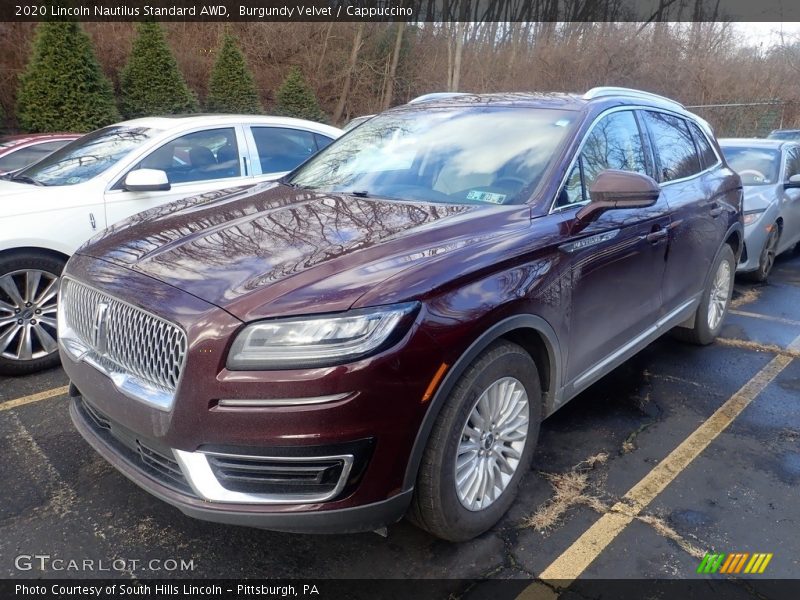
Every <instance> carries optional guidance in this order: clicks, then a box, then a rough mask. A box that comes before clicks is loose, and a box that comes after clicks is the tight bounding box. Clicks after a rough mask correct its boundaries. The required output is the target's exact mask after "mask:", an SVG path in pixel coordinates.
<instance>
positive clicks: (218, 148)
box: [0, 115, 342, 374]
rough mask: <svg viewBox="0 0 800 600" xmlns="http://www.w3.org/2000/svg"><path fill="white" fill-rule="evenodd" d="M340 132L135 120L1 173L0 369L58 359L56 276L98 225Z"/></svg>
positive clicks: (295, 123) (225, 119)
mask: <svg viewBox="0 0 800 600" xmlns="http://www.w3.org/2000/svg"><path fill="white" fill-rule="evenodd" d="M341 133H342V132H341V130H339V129H336V128H334V127H329V126H327V125H322V124H320V123H313V122H310V121H303V120H298V119H290V118H283V117H258V116H252V115H251V116H236V115H207V116H188V117H153V118H144V119H136V120H133V121H126V122H124V123H119V124H117V125H112V126H110V127H104V128H103V129H99V130H97V131H95V132H93V133H90V134H88V135H86V136H84V137H82V138H80V139H78V140H76V141H74V142H72V143H70V144H68V145H67V146H64V147H63V148H61V149H60V150H57V151H56V152H55V153H53V154H51V155H50V156H48V157H47V158H45V159H43V160H41V161H39V162H37V163H36V164H34V165H31V166H29V167H27V168H25V169H23V170H21V171H17V172H15V173H13V174H11V175H9V176H7V177H6V178H5V180H0V373H3V374H21V373H30V372H33V371H36V370H39V369H42V368H45V367H48V366H52V365H55V364H58V352H57V344H56V320H55V318H56V300H57V297H56V292H57V290H58V282H59V276H60V274H61V270H62V268H63V267H64V263H65V262H66V260H67V258H68V257H69V255H70V254H72V253H73V252H74V251H75V250H76V249H77V248H78V246H80V245H81V244H82V243H83V242H85V241H86V240H87V239H88V238H90V237H91V236H92V235H94V234H95V233H96V232H98V231H101V230H102V229H104V228H105V227H106V226H108V225H111V224H112V223H115V222H117V221H119V220H120V219H124V218H125V217H128V216H130V215H132V214H135V213H138V212H140V211H142V210H145V209H148V208H151V207H154V206H158V205H161V204H164V203H166V202H169V201H171V200H175V199H178V198H185V197H187V196H194V195H198V194H199V195H203V194H208V193H209V192H212V191H214V190H219V189H221V188H238V187H241V186H248V185H254V184H256V183H259V182H263V181H270V180H273V179H276V178H278V177H280V176H281V175H283V174H285V173H286V172H287V171H290V170H291V169H293V168H295V167H296V166H297V165H299V164H300V163H301V162H303V161H304V160H306V159H307V158H308V157H309V156H311V155H312V154H314V153H316V152H317V151H318V150H319V149H321V148H324V147H325V146H327V145H328V144H330V143H331V141H332V140H334V139H335V138H336V137H338V136H339V135H341Z"/></svg>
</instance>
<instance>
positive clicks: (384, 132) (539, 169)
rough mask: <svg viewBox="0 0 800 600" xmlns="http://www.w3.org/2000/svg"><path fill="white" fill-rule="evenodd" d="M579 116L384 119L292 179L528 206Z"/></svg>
mask: <svg viewBox="0 0 800 600" xmlns="http://www.w3.org/2000/svg"><path fill="white" fill-rule="evenodd" d="M576 120H577V113H574V112H571V111H563V110H554V109H545V108H536V109H533V108H518V107H485V106H483V107H468V108H464V107H448V108H427V107H426V108H425V110H413V109H411V110H406V111H394V112H389V113H385V114H383V115H378V116H376V117H373V118H372V119H370V120H368V121H366V122H365V123H363V124H362V125H361V126H359V127H357V128H356V129H354V130H352V131H351V132H349V133H348V134H347V135H345V136H343V137H342V138H340V139H339V140H337V141H336V142H334V143H333V144H331V145H330V146H328V147H327V148H326V149H325V150H323V151H322V152H320V153H319V154H318V155H317V156H316V157H315V158H312V159H311V160H309V161H308V162H307V163H305V164H304V165H303V166H301V167H300V168H299V169H298V170H297V171H295V172H294V173H293V174H291V175H290V176H289V178H288V179H287V183H289V184H290V185H295V186H298V187H304V188H308V189H315V190H319V191H324V192H342V193H347V194H353V195H355V196H361V197H367V196H377V197H380V198H388V199H394V200H422V201H427V202H442V203H459V204H520V203H524V202H525V201H526V200H527V199H528V198H529V197H530V196H531V194H532V193H533V192H534V191H535V190H536V188H537V186H538V185H539V184H540V183H541V181H542V177H543V175H544V173H545V171H546V170H547V167H548V166H549V165H550V163H551V162H552V161H553V157H554V156H555V154H556V149H557V148H558V147H559V145H560V144H561V143H562V142H563V141H564V140H565V138H566V137H567V133H568V132H569V130H570V129H571V127H572V125H573V123H574V122H575V121H576Z"/></svg>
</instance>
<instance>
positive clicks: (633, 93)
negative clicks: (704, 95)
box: [583, 86, 686, 108]
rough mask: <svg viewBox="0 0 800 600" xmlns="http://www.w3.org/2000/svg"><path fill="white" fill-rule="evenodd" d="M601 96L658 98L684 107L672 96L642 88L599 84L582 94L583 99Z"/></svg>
mask: <svg viewBox="0 0 800 600" xmlns="http://www.w3.org/2000/svg"><path fill="white" fill-rule="evenodd" d="M603 96H630V97H631V98H650V99H652V100H660V101H661V102H669V103H670V104H677V105H678V106H680V107H681V108H686V107H685V106H684V105H683V104H681V103H680V102H678V101H677V100H673V99H672V98H667V97H666V96H660V95H658V94H654V93H652V92H645V91H642V90H635V89H633V88H626V87H612V86H601V87H594V88H592V89H590V90H589V91H588V92H586V93H585V94H584V95H583V99H584V100H594V99H595V98H602V97H603Z"/></svg>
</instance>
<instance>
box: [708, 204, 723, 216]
mask: <svg viewBox="0 0 800 600" xmlns="http://www.w3.org/2000/svg"><path fill="white" fill-rule="evenodd" d="M723 210H725V209H724V208H722V207H721V206H720V205H719V204H717V203H716V202H714V204H712V205H711V210H709V211H708V214H710V215H711V216H712V217H714V218H715V219H716V218H717V217H718V216H720V215H721V214H722V211H723Z"/></svg>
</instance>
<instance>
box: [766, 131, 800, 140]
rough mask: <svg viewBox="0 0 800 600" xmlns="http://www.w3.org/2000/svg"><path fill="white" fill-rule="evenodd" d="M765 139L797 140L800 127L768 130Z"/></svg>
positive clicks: (799, 138)
mask: <svg viewBox="0 0 800 600" xmlns="http://www.w3.org/2000/svg"><path fill="white" fill-rule="evenodd" d="M767 139H770V140H784V141H795V142H798V141H800V129H773V130H772V131H770V132H769V135H768V136H767Z"/></svg>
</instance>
